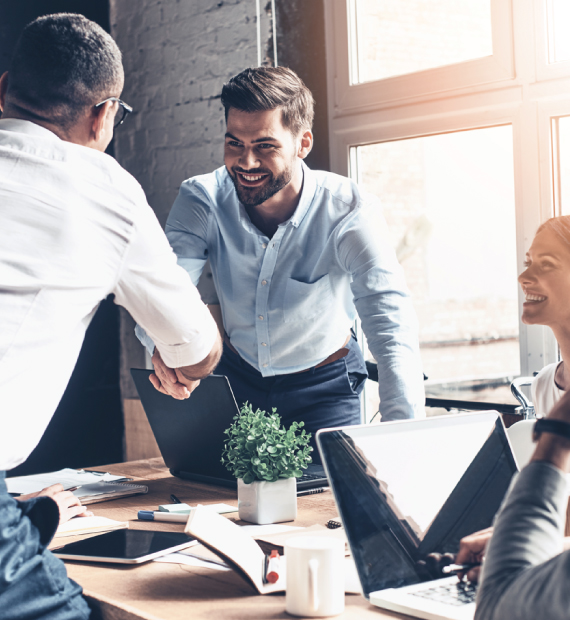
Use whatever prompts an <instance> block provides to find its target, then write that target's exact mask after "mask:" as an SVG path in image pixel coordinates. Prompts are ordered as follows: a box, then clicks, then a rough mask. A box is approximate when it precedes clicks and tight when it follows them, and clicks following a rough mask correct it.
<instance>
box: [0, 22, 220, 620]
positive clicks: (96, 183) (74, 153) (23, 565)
mask: <svg viewBox="0 0 570 620" xmlns="http://www.w3.org/2000/svg"><path fill="white" fill-rule="evenodd" d="M122 86H123V68H122V64H121V54H120V51H119V49H118V48H117V46H116V44H115V43H114V41H113V40H112V39H111V37H110V36H109V35H108V34H107V33H105V32H104V31H103V30H102V29H101V28H100V27H99V26H97V25H96V24H94V23H92V22H90V21H89V20H87V19H85V18H84V17H82V16H80V15H71V14H59V15H51V16H46V17H42V18H39V19H37V20H36V21H34V22H32V23H31V24H29V25H28V26H27V27H26V29H25V30H24V32H23V33H22V35H21V37H20V39H19V41H18V43H17V46H16V49H15V52H14V58H13V61H12V65H11V67H10V71H9V72H8V73H5V74H4V75H3V76H2V77H1V78H0V109H1V111H2V119H0V316H1V317H2V329H1V330H0V523H1V524H2V527H1V528H0V608H1V609H2V612H1V613H0V615H1V616H2V618H3V620H8V619H12V618H14V619H16V618H17V619H18V620H24V619H28V618H30V619H31V618H40V617H41V618H49V619H50V620H64V619H65V620H67V619H70V620H71V619H73V620H76V619H77V618H87V617H89V613H90V612H89V608H88V606H87V604H86V602H85V601H84V599H83V598H82V597H81V588H80V587H79V586H78V585H77V584H75V583H74V582H72V581H71V580H69V579H68V577H67V574H66V572H65V567H64V565H63V563H62V562H61V561H60V560H57V559H56V558H55V557H54V556H53V555H52V554H51V553H50V552H49V551H48V550H47V545H48V544H49V542H50V540H51V538H52V536H53V534H54V532H55V529H56V528H57V525H58V523H59V521H60V520H61V519H62V518H69V517H70V516H73V515H74V514H80V513H81V512H82V511H83V508H82V507H81V506H77V505H76V504H77V502H76V501H75V500H74V498H73V496H72V495H71V494H60V496H61V497H60V498H59V500H60V501H58V503H57V504H56V503H55V502H54V501H53V500H52V499H51V498H49V497H46V496H43V497H37V498H34V499H32V500H30V501H26V502H17V501H16V500H14V499H13V498H11V497H10V496H9V495H8V493H7V492H6V487H5V484H4V475H5V471H6V470H9V469H11V468H13V467H15V466H16V465H18V464H19V463H21V462H23V461H24V460H25V459H26V458H27V457H28V455H29V454H30V452H31V451H32V450H33V449H34V447H35V446H36V444H37V443H38V441H39V440H40V438H41V436H42V434H43V432H44V430H45V428H46V426H47V425H48V423H49V421H50V419H51V416H52V415H53V412H54V411H55V409H56V407H57V404H58V402H59V400H60V398H61V396H62V394H63V391H64V389H65V387H66V385H67V382H68V380H69V377H70V375H71V372H72V370H73V367H74V365H75V362H76V360H77V356H78V354H79V350H80V348H81V344H82V342H83V338H84V335H85V331H86V329H87V327H88V325H89V323H90V321H91V318H92V317H93V315H94V313H95V311H96V309H97V307H98V304H99V302H100V301H101V300H102V299H104V298H106V297H107V296H108V295H110V294H113V295H114V297H115V302H116V303H118V304H120V305H122V306H124V307H125V308H126V309H127V310H128V311H129V312H130V313H131V314H132V315H133V317H134V318H135V319H136V321H137V322H138V323H140V324H141V325H143V326H144V328H145V329H146V330H147V331H148V333H149V334H152V338H153V340H154V341H155V342H156V346H157V348H158V350H159V351H160V354H161V355H162V357H163V358H164V359H165V361H167V360H168V361H167V363H168V365H169V366H172V367H173V368H175V369H176V370H175V372H176V374H177V377H178V378H179V382H180V390H179V392H178V393H177V394H176V396H177V397H179V398H184V397H186V396H188V395H189V393H190V392H191V391H192V389H193V388H194V387H195V386H196V385H197V382H198V381H199V380H200V379H201V378H203V377H205V376H207V375H208V374H210V373H211V371H212V370H213V368H214V367H215V366H216V364H217V362H218V359H219V356H220V352H221V342H220V337H219V334H218V331H217V328H216V325H215V323H214V321H213V319H212V318H211V315H210V313H209V312H208V310H207V308H206V307H205V306H204V305H203V304H202V302H201V301H200V298H199V295H198V293H197V291H196V289H195V287H194V286H193V285H192V283H191V280H190V278H189V276H188V274H187V273H186V272H185V271H184V270H183V269H182V268H181V267H179V266H177V264H176V257H175V256H174V254H173V252H172V250H171V248H170V246H169V244H168V242H167V240H166V238H165V236H164V234H163V232H162V230H161V228H160V225H159V223H158V221H157V220H156V217H155V216H154V214H153V212H152V210H151V209H150V207H149V206H148V204H147V202H146V198H145V196H144V193H143V191H142V189H141V187H140V186H139V184H138V183H137V182H136V181H135V180H134V179H133V178H132V177H131V176H130V175H129V174H128V173H127V172H126V171H124V170H123V169H122V168H121V167H120V166H119V165H118V164H117V162H116V161H115V160H113V159H112V158H111V157H109V156H108V155H105V154H104V151H105V149H106V147H107V146H108V144H109V142H110V140H111V138H112V136H113V127H114V124H116V123H120V122H121V121H122V120H123V118H124V116H125V114H126V111H128V110H129V107H128V106H127V105H126V104H124V103H123V102H121V101H120V100H119V99H118V97H119V95H120V94H121V90H122ZM154 380H155V381H156V382H157V386H158V385H159V383H158V380H157V379H156V378H154Z"/></svg>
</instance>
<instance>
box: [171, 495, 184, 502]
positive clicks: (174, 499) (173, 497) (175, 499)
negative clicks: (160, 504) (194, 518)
mask: <svg viewBox="0 0 570 620" xmlns="http://www.w3.org/2000/svg"><path fill="white" fill-rule="evenodd" d="M170 499H171V500H172V503H173V504H181V503H182V502H181V501H180V500H179V499H178V498H177V497H176V495H174V493H172V495H171V496H170Z"/></svg>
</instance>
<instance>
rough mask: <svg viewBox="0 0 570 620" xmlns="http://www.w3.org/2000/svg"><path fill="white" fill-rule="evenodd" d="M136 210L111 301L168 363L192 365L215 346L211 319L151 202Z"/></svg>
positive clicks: (176, 365) (214, 330)
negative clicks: (127, 312) (130, 236)
mask: <svg viewBox="0 0 570 620" xmlns="http://www.w3.org/2000/svg"><path fill="white" fill-rule="evenodd" d="M136 215H137V218H136V222H135V232H134V236H133V239H132V240H131V243H130V248H129V250H128V252H127V255H126V256H125V259H124V263H123V266H122V270H121V275H120V278H119V280H118V282H117V284H116V287H115V290H114V291H113V292H114V294H115V302H116V303H118V304H119V305H121V306H123V307H124V308H126V309H127V310H128V311H129V312H130V314H131V315H132V316H133V318H134V319H135V321H136V322H137V323H138V325H139V326H140V327H142V329H143V330H144V332H146V337H148V338H149V339H150V340H151V341H152V342H154V344H155V345H156V346H157V347H158V350H159V351H160V354H161V356H162V358H163V360H164V362H165V363H166V364H167V365H168V366H170V367H171V368H179V367H181V366H190V365H193V364H197V363H199V362H201V361H202V360H203V359H205V358H206V356H207V355H208V354H209V353H210V351H211V350H212V347H213V346H214V343H215V341H216V339H217V337H218V329H217V327H216V323H215V321H214V320H213V318H212V316H211V314H210V312H209V311H208V308H207V307H206V306H205V305H204V304H203V303H202V300H201V299H200V295H199V293H198V291H197V289H196V287H195V286H194V284H193V283H192V280H191V279H190V277H189V275H188V273H187V272H186V271H185V270H184V269H183V268H182V267H180V266H179V265H178V264H177V261H176V256H175V255H174V252H173V251H172V248H171V247H170V245H169V243H168V241H167V239H166V237H165V235H164V232H163V231H162V229H161V227H160V224H159V223H158V220H157V219H156V216H155V215H154V213H153V212H152V210H151V209H150V207H149V206H148V205H146V204H145V205H144V207H143V206H142V205H141V208H140V210H139V212H137V214H136Z"/></svg>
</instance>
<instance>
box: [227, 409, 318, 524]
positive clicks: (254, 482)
mask: <svg viewBox="0 0 570 620" xmlns="http://www.w3.org/2000/svg"><path fill="white" fill-rule="evenodd" d="M303 426H304V422H293V423H292V424H291V426H290V427H289V428H288V429H286V428H285V427H284V426H283V425H282V424H281V416H279V415H278V414H277V412H276V410H275V409H273V412H272V413H270V414H268V413H266V412H265V411H261V410H260V409H258V410H257V411H255V412H254V411H253V408H252V406H251V405H250V404H248V403H245V404H244V405H243V407H242V408H241V411H240V413H239V414H238V415H236V416H235V418H234V423H233V424H232V425H231V426H230V427H229V428H228V429H227V430H226V431H225V433H226V435H227V436H228V438H227V442H226V443H225V445H224V450H223V452H222V463H223V464H224V465H225V466H226V468H227V469H228V470H229V471H231V472H232V473H233V474H234V476H235V477H236V478H237V481H238V507H239V518H240V519H242V520H244V521H249V522H250V523H259V524H266V523H280V522H282V521H292V520H293V519H295V518H296V517H297V480H296V479H297V478H299V477H300V476H302V475H303V471H302V470H303V469H305V468H306V467H307V465H308V464H309V463H310V462H311V457H310V453H311V452H312V450H313V449H312V448H311V447H310V446H309V439H310V438H311V434H310V433H307V432H306V431H305V430H300V429H301V428H302V427H303Z"/></svg>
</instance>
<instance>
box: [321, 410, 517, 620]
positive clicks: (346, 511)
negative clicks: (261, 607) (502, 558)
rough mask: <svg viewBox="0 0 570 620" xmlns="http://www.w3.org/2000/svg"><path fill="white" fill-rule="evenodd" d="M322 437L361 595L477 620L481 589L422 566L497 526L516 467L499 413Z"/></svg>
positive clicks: (431, 617) (390, 605)
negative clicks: (477, 594)
mask: <svg viewBox="0 0 570 620" xmlns="http://www.w3.org/2000/svg"><path fill="white" fill-rule="evenodd" d="M317 444H318V446H319V449H320V451H321V456H322V458H323V463H324V466H325V470H326V471H327V474H328V477H329V482H330V485H331V488H332V490H333V493H334V497H335V501H336V505H337V508H338V511H339V513H340V517H341V520H342V523H343V526H344V528H345V530H346V535H347V538H348V542H349V544H350V548H351V551H352V555H353V557H354V561H355V563H356V568H357V571H358V576H359V579H360V584H361V587H362V592H363V594H364V596H365V597H366V598H367V599H369V600H370V602H371V603H372V604H373V605H377V606H378V607H382V608H384V609H389V610H392V611H397V612H401V613H405V614H408V615H411V616H415V617H417V618H426V619H428V620H435V619H442V620H471V619H472V618H473V616H474V613H475V602H474V601H475V590H476V589H475V586H473V585H472V584H468V583H463V584H459V580H458V578H457V576H453V577H445V578H441V579H435V580H431V581H430V579H432V578H431V577H427V576H426V574H425V570H424V569H422V566H421V564H422V562H423V561H424V560H425V558H426V556H427V555H428V554H430V553H442V554H443V553H446V552H450V553H456V552H457V550H458V548H459V541H460V539H461V538H462V537H463V536H466V535H468V534H472V533H473V532H476V531H478V530H481V529H484V528H486V527H489V526H490V525H491V524H492V521H493V517H494V515H495V513H496V512H497V510H498V508H499V506H500V504H501V501H502V500H503V497H504V495H505V493H506V491H507V489H508V486H509V484H510V481H511V478H512V476H513V474H514V473H515V472H516V471H517V467H516V464H515V460H514V458H513V454H512V451H511V447H510V445H509V441H508V439H507V435H506V433H505V429H504V427H503V423H502V420H501V418H500V416H499V414H498V413H497V412H495V411H491V412H481V413H473V414H471V413H468V414H458V415H446V416H441V417H433V418H426V419H423V420H404V421H398V422H385V423H383V424H377V425H369V426H351V427H348V426H347V427H343V428H336V429H323V430H321V431H319V432H318V433H317ZM418 562H419V563H418Z"/></svg>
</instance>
